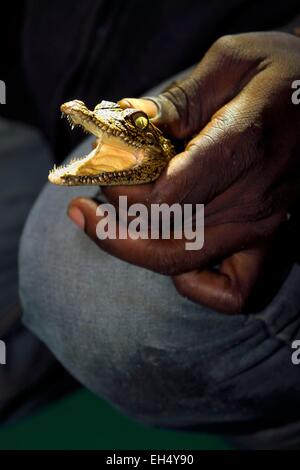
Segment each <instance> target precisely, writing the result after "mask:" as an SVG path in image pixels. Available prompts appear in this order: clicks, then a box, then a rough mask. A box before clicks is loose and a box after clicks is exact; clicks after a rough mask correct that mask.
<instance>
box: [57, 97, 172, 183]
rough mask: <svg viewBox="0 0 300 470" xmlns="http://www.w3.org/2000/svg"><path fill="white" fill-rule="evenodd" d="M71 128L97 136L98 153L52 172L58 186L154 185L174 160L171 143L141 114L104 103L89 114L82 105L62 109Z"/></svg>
mask: <svg viewBox="0 0 300 470" xmlns="http://www.w3.org/2000/svg"><path fill="white" fill-rule="evenodd" d="M61 111H62V116H66V117H67V119H68V121H69V123H70V125H71V127H72V128H74V127H75V126H79V127H81V128H83V130H84V131H86V132H88V133H90V134H93V135H95V136H96V137H97V140H96V146H95V148H94V149H93V150H92V151H91V152H90V153H89V154H88V155H86V156H83V157H79V158H77V159H74V160H72V161H70V162H69V163H67V164H66V165H62V166H59V167H54V168H53V170H51V171H50V173H49V181H51V183H54V184H58V185H67V186H80V185H100V186H109V185H131V184H142V183H149V182H152V181H154V180H155V179H156V178H158V177H159V175H160V174H161V172H162V171H163V169H164V168H165V166H166V165H167V163H168V161H169V160H170V159H171V158H172V157H173V156H174V155H175V149H174V147H173V145H172V143H171V141H170V140H168V139H167V138H165V137H164V136H163V134H162V132H161V131H160V130H159V129H158V128H157V127H156V126H154V125H153V124H152V122H151V121H150V120H149V119H148V116H147V115H146V114H145V113H144V112H143V111H140V110H137V109H132V108H128V109H122V108H121V107H120V106H119V105H118V104H117V103H112V102H110V101H101V102H100V103H99V104H97V106H96V107H95V109H94V111H90V110H89V109H88V108H87V107H86V106H85V104H84V103H83V102H82V101H79V100H74V101H69V102H67V103H64V104H63V105H62V106H61Z"/></svg>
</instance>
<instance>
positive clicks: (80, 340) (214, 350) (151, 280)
mask: <svg viewBox="0 0 300 470" xmlns="http://www.w3.org/2000/svg"><path fill="white" fill-rule="evenodd" d="M57 194H58V193H53V192H51V193H46V194H44V195H43V196H42V197H41V198H40V200H39V201H38V203H37V205H36V207H35V208H34V210H33V212H32V214H31V216H30V218H29V221H28V223H27V225H26V228H25V231H24V234H23V238H22V244H21V250H20V289H21V296H22V300H23V305H24V322H25V324H26V325H27V326H28V327H29V328H31V329H32V330H33V331H34V332H35V333H36V334H37V335H38V336H39V337H40V338H41V339H42V340H43V341H44V342H45V343H46V344H47V345H48V346H49V348H50V349H51V350H52V351H53V352H54V354H55V355H56V356H57V357H58V359H59V360H60V361H61V362H62V363H63V364H64V365H65V367H66V368H67V369H68V370H70V371H71V373H72V374H73V375H74V376H76V377H77V378H78V379H79V380H80V381H81V382H82V383H83V384H84V385H85V386H87V387H88V388H90V389H92V390H93V391H94V392H96V393H97V394H98V395H99V396H101V397H103V398H106V399H107V400H108V401H110V402H111V403H113V404H114V405H115V406H117V407H118V408H120V409H122V410H123V411H124V412H125V413H127V414H128V415H130V416H132V417H134V418H136V419H139V420H142V421H144V422H147V423H151V424H155V425H162V426H190V425H193V424H199V423H211V422H220V421H224V420H228V419H229V418H230V419H240V418H241V416H243V415H245V416H247V417H249V416H256V415H257V409H258V408H259V410H260V411H261V412H262V410H263V406H266V405H268V401H265V402H264V403H262V404H261V405H259V406H258V403H260V402H259V401H256V398H257V397H259V396H260V393H261V391H262V388H261V387H265V385H263V383H264V382H263V376H264V375H263V374H264V373H270V370H271V369H272V367H274V364H273V363H272V361H271V359H269V358H272V354H273V352H274V354H275V352H276V350H278V343H277V341H276V340H273V339H270V338H269V337H268V334H267V332H266V330H265V328H264V325H263V324H262V322H261V321H258V320H257V321H252V320H251V321H249V319H247V317H245V316H236V317H228V316H225V315H221V314H219V313H217V312H213V311H209V310H207V309H205V308H203V307H201V306H198V305H196V304H193V303H192V302H189V301H188V300H186V299H183V298H181V297H180V296H179V295H178V294H177V292H176V290H175V289H174V287H173V286H172V283H171V281H170V280H169V279H168V278H166V277H164V276H160V275H155V274H154V273H151V272H149V271H145V270H142V269H139V268H136V267H134V266H131V265H128V264H126V263H123V262H121V261H119V260H117V259H115V258H113V257H110V256H109V255H107V254H105V253H103V252H102V251H101V250H99V248H98V247H97V246H96V245H95V244H93V243H92V242H91V241H90V240H89V239H88V237H86V236H85V234H84V233H82V232H80V231H79V230H78V229H77V228H76V227H74V226H73V225H72V224H71V222H69V221H68V219H67V217H66V210H65V209H66V206H67V201H68V200H69V197H67V198H66V199H64V200H63V201H62V200H61V197H59V196H56V195H57ZM56 197H57V199H55V198H56ZM266 350H267V354H266ZM264 364H266V366H267V365H268V364H269V365H270V367H271V369H269V370H267V369H266V367H265V365H264ZM257 380H258V384H256V386H255V387H254V389H255V390H254V389H252V390H249V387H248V384H249V381H252V382H253V381H257ZM271 385H272V384H271V383H270V384H268V387H269V389H268V391H269V392H270V393H271V391H272V390H273V389H272V386H271ZM274 386H275V385H274ZM266 396H268V394H266Z"/></svg>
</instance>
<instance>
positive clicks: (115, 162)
mask: <svg viewBox="0 0 300 470" xmlns="http://www.w3.org/2000/svg"><path fill="white" fill-rule="evenodd" d="M97 135H98V139H97V145H96V148H94V149H93V150H92V151H91V152H90V153H89V154H88V155H86V156H84V157H82V158H78V159H75V160H72V161H71V162H70V163H68V164H67V165H63V166H59V167H54V169H53V170H52V171H51V172H50V173H49V176H48V179H49V181H50V182H51V183H53V184H57V185H65V184H67V183H66V180H65V177H66V176H77V175H80V176H96V175H99V174H101V173H103V172H115V171H126V170H129V169H131V168H134V167H136V166H138V165H139V164H141V163H142V160H143V158H144V149H142V148H139V147H136V146H133V145H130V144H129V143H127V142H126V141H124V140H122V139H121V138H119V137H116V136H113V135H110V134H108V133H106V132H100V131H99V129H98V132H97Z"/></svg>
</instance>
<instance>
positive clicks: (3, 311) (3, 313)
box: [0, 118, 75, 424]
mask: <svg viewBox="0 0 300 470" xmlns="http://www.w3.org/2000/svg"><path fill="white" fill-rule="evenodd" d="M51 165H52V163H51V152H50V150H49V148H48V147H47V144H46V142H45V140H44V139H43V138H42V136H41V135H40V133H38V132H37V130H36V129H34V128H33V127H31V126H26V125H23V124H21V123H18V122H13V121H11V120H7V119H3V118H1V119H0V214H1V223H0V340H2V341H5V344H6V351H7V354H6V356H7V361H6V362H7V363H6V365H1V364H0V423H1V424H3V423H8V422H12V421H14V420H16V419H20V418H21V417H24V416H26V415H27V414H28V413H31V412H33V410H36V409H37V408H38V407H40V406H42V405H44V404H45V403H49V402H50V401H51V400H53V399H54V398H57V397H58V396H60V395H61V394H62V393H65V392H66V391H67V390H69V389H70V387H74V383H75V382H74V381H73V380H71V379H70V377H69V376H68V374H66V372H65V371H64V370H63V368H62V367H61V366H60V365H59V364H58V362H57V361H56V360H55V358H54V356H53V355H52V354H51V352H50V351H49V350H48V348H46V347H45V345H44V344H42V342H41V341H40V340H39V339H38V338H37V337H35V336H34V335H32V333H31V332H30V331H28V329H27V328H25V327H24V326H23V325H22V324H21V321H20V317H21V307H20V302H19V296H18V264H17V260H18V246H19V241H20V237H21V232H22V228H23V226H24V223H25V221H26V218H27V216H28V213H29V211H30V209H31V207H32V205H33V203H34V200H35V198H36V197H37V195H38V194H39V192H40V191H41V189H42V187H43V186H44V184H45V181H46V179H47V173H48V169H49V167H50V166H51Z"/></svg>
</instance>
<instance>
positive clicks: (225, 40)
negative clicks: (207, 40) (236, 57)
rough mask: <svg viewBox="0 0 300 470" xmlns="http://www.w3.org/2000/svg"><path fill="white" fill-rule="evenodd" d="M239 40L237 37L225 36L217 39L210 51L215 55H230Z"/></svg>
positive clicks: (237, 45)
mask: <svg viewBox="0 0 300 470" xmlns="http://www.w3.org/2000/svg"><path fill="white" fill-rule="evenodd" d="M239 44H240V39H239V36H238V35H235V34H226V35H224V36H221V37H220V38H219V39H217V40H216V41H215V42H214V44H213V45H212V50H213V51H214V52H216V53H220V54H222V55H223V54H225V55H227V56H228V55H231V54H232V52H235V51H236V49H237V48H238V47H239Z"/></svg>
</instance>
